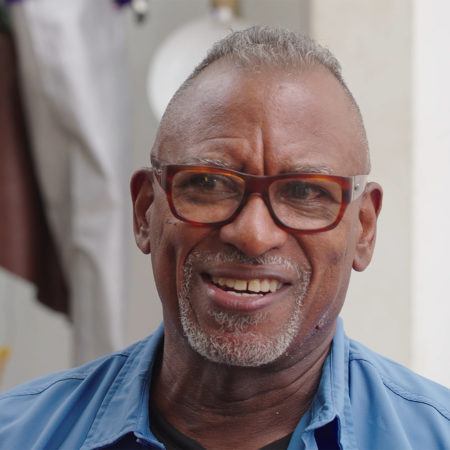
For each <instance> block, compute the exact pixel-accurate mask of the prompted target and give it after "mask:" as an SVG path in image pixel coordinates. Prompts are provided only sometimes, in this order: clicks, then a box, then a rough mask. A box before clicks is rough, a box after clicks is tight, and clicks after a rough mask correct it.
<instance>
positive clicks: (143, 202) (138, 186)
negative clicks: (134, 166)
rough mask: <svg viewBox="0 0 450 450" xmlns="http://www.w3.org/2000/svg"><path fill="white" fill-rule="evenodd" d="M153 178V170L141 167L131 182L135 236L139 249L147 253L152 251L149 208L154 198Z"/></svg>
mask: <svg viewBox="0 0 450 450" xmlns="http://www.w3.org/2000/svg"><path fill="white" fill-rule="evenodd" d="M152 178H153V174H152V172H151V170H149V169H141V170H138V171H137V172H135V173H134V174H133V176H132V178H131V182H130V190H131V198H132V202H133V230H134V238H135V240H136V244H137V246H138V247H139V249H140V250H141V251H142V252H143V253H145V254H148V253H150V224H149V219H150V214H149V208H150V206H151V204H152V203H153V198H154V195H153V185H152Z"/></svg>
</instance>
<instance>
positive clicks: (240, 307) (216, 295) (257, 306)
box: [201, 272, 290, 313]
mask: <svg viewBox="0 0 450 450" xmlns="http://www.w3.org/2000/svg"><path fill="white" fill-rule="evenodd" d="M220 273H221V276H223V277H230V276H229V275H225V273H224V272H220ZM246 275H247V274H246ZM201 278H202V280H203V283H205V285H206V294H207V297H208V299H209V300H210V301H211V303H212V304H213V305H214V306H216V307H218V308H220V309H225V310H228V311H233V312H243V313H251V312H254V311H258V310H261V309H263V308H266V307H268V306H270V305H271V304H274V303H277V302H279V301H280V300H281V299H282V297H283V296H284V295H285V292H286V290H287V289H288V288H289V287H290V284H283V286H282V287H281V288H280V289H279V290H278V291H276V292H268V293H267V294H264V295H255V296H248V297H247V296H239V295H236V294H233V291H225V290H223V289H220V288H219V287H218V286H216V285H215V284H213V283H212V281H211V279H209V278H207V277H206V276H202V277H201ZM230 278H239V279H243V277H242V273H241V275H240V277H236V276H232V277H230ZM246 278H247V277H245V279H246ZM253 278H268V277H253ZM272 278H274V279H275V277H272Z"/></svg>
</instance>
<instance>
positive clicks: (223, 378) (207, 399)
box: [152, 326, 334, 449]
mask: <svg viewBox="0 0 450 450" xmlns="http://www.w3.org/2000/svg"><path fill="white" fill-rule="evenodd" d="M333 334H334V326H333V327H332V329H330V330H327V331H325V330H324V332H321V333H320V334H319V333H317V334H315V335H313V336H312V337H311V338H310V339H309V341H308V342H304V343H302V345H301V347H302V349H303V350H302V352H301V353H300V354H297V355H293V354H292V355H290V356H289V358H288V357H286V358H280V361H277V362H276V363H273V364H271V365H268V366H264V367H259V368H244V367H234V366H226V365H223V364H217V363H213V362H210V361H207V360H206V359H204V358H203V357H201V356H199V355H198V354H197V353H195V352H194V351H192V350H191V349H190V347H188V344H187V343H186V341H185V338H183V337H181V336H179V335H178V334H177V333H171V332H170V331H169V332H168V330H166V335H165V341H164V351H163V355H162V360H161V362H160V365H159V368H158V369H157V370H156V373H155V374H154V378H153V380H154V381H153V386H152V401H153V402H154V405H155V407H156V408H157V409H158V410H159V412H160V413H161V414H162V415H163V416H164V417H165V419H166V420H167V421H168V422H169V423H171V424H172V425H173V426H174V427H175V428H177V429H178V430H180V431H181V432H182V433H184V434H186V435H187V436H189V437H191V438H192V439H195V440H196V441H198V442H199V443H201V444H202V445H203V446H204V447H205V448H221V449H227V448H230V449H231V448H233V449H236V448H240V446H242V442H245V443H246V446H245V448H246V449H251V448H255V449H257V448H261V447H263V446H264V445H267V444H269V443H270V442H274V441H276V440H277V439H281V438H282V437H284V436H286V435H288V434H290V433H292V431H293V430H294V428H295V426H296V425H297V423H298V421H299V420H300V418H301V417H302V415H303V414H304V413H305V412H306V411H307V409H308V408H309V406H310V404H311V402H312V399H313V397H314V395H315V393H316V391H317V387H318V384H319V381H320V375H321V370H322V366H323V363H324V361H325V358H326V356H327V354H328V351H329V348H330V345H331V340H332V338H333ZM281 359H283V360H282V361H281ZM230 430H231V431H232V432H230Z"/></svg>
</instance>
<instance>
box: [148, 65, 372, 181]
mask: <svg viewBox="0 0 450 450" xmlns="http://www.w3.org/2000/svg"><path fill="white" fill-rule="evenodd" d="M361 127H362V124H361V123H360V121H359V116H358V114H357V112H356V111H355V106H354V104H353V103H352V102H351V100H350V99H349V97H348V95H347V93H346V92H345V91H344V89H343V88H342V86H341V85H340V84H339V82H338V81H337V80H336V79H335V78H334V77H333V76H332V75H331V74H330V73H329V72H328V71H327V70H326V69H323V68H321V67H318V68H313V69H308V70H305V71H302V72H300V73H299V72H298V71H297V72H294V71H288V70H277V69H270V70H269V69H266V68H264V69H260V70H256V69H248V68H247V69H242V68H236V67H233V66H230V64H227V63H223V62H220V61H219V62H217V63H214V64H213V65H212V66H210V67H208V68H207V69H206V70H205V71H204V72H202V73H201V74H200V75H199V76H198V77H197V78H196V79H195V80H194V81H193V83H192V85H190V86H189V87H187V88H186V89H185V90H184V91H183V92H182V93H180V94H179V95H178V98H177V99H175V101H173V102H172V104H171V105H170V106H169V110H168V112H167V113H166V115H165V117H164V119H163V122H162V124H161V127H160V131H159V133H158V137H157V141H156V143H155V147H154V154H155V155H156V156H157V157H158V158H159V159H162V160H163V161H167V162H171V163H186V162H190V160H192V161H193V162H195V160H201V159H202V158H204V159H208V158H209V159H224V160H225V162H227V163H228V162H230V163H231V165H234V166H235V167H236V168H240V169H242V168H246V166H249V167H250V166H251V165H252V164H249V163H248V162H246V161H247V159H249V160H251V161H252V162H255V161H256V163H258V161H259V163H260V164H262V165H267V162H273V161H274V160H278V161H284V162H285V163H286V164H287V163H289V164H295V165H302V164H313V165H314V164H317V165H322V166H326V165H327V164H328V165H330V167H331V169H330V171H331V172H333V171H335V172H340V173H341V174H344V173H343V171H344V172H355V173H357V172H358V173H363V172H364V171H365V170H366V166H367V161H366V158H365V149H364V139H363V131H362V130H361ZM237 166H240V167H237ZM272 166H273V164H272ZM344 166H346V167H344ZM348 174H350V173H348Z"/></svg>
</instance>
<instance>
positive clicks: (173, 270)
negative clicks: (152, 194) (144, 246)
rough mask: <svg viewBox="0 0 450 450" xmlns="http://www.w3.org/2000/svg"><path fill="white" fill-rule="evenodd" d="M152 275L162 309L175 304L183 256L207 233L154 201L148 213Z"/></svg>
mask: <svg viewBox="0 0 450 450" xmlns="http://www.w3.org/2000/svg"><path fill="white" fill-rule="evenodd" d="M149 214H150V216H149V223H150V230H151V239H150V243H151V258H152V266H153V274H154V278H155V282H156V286H157V289H158V293H159V296H160V298H161V300H162V302H163V305H164V307H166V306H167V305H177V304H178V296H177V292H178V291H179V289H180V284H181V282H182V273H183V266H184V261H185V260H186V257H187V256H188V255H189V253H190V252H191V251H192V249H193V248H195V247H196V245H197V244H198V242H199V241H201V240H202V239H203V237H204V236H205V234H207V233H208V229H207V228H198V227H193V226H191V225H188V224H186V223H184V222H181V221H179V220H178V219H176V218H175V217H174V216H173V215H172V213H171V212H170V210H169V208H168V205H167V203H166V202H164V201H161V200H160V199H158V200H155V202H154V203H153V205H152V207H151V209H150V211H149Z"/></svg>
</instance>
